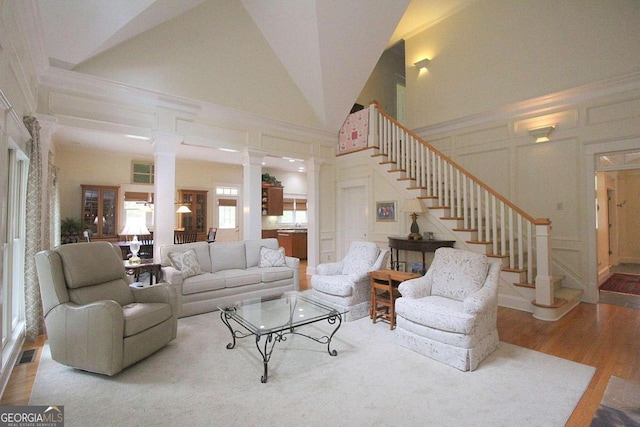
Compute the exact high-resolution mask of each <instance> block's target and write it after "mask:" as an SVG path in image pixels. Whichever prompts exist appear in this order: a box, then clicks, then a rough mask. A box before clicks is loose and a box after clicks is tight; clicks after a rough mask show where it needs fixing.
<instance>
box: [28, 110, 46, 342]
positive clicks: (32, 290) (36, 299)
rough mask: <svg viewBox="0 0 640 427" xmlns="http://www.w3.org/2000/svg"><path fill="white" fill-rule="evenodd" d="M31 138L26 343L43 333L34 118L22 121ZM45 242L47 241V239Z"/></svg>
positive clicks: (37, 132)
mask: <svg viewBox="0 0 640 427" xmlns="http://www.w3.org/2000/svg"><path fill="white" fill-rule="evenodd" d="M24 124H25V126H26V127H27V130H28V131H29V133H30V134H31V141H29V175H28V178H27V212H26V235H25V268H24V298H25V320H26V324H27V325H26V336H25V339H26V340H27V341H34V340H35V339H36V338H37V337H38V335H40V334H42V333H43V332H44V316H43V310H42V298H41V296H40V285H39V284H38V274H37V271H36V261H35V255H36V253H38V251H40V250H41V249H42V248H43V238H42V185H43V182H42V155H41V151H40V125H39V124H38V120H36V118H35V117H25V118H24ZM47 240H48V239H47Z"/></svg>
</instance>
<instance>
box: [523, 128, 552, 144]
mask: <svg viewBox="0 0 640 427" xmlns="http://www.w3.org/2000/svg"><path fill="white" fill-rule="evenodd" d="M555 128H556V125H547V126H540V127H537V128H532V129H529V135H531V136H532V137H534V138H535V139H536V142H548V141H549V135H551V132H553V131H554V129H555Z"/></svg>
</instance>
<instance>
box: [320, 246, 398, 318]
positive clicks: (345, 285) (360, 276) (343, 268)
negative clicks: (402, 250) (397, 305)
mask: <svg viewBox="0 0 640 427" xmlns="http://www.w3.org/2000/svg"><path fill="white" fill-rule="evenodd" d="M388 260H389V249H386V248H385V249H380V247H378V245H377V244H375V243H373V242H360V241H357V242H352V243H351V245H350V246H349V252H348V253H347V255H346V256H345V257H344V259H342V260H341V261H338V262H330V263H324V264H319V265H318V266H317V267H316V274H314V275H313V276H312V277H311V289H312V295H313V296H315V297H316V298H318V299H320V300H323V301H326V302H328V303H330V304H332V305H334V306H336V307H337V308H339V309H343V310H348V313H347V315H346V316H345V318H346V321H352V320H356V319H360V318H362V317H365V316H368V315H369V307H370V306H371V302H370V301H371V292H370V283H369V280H370V279H369V273H370V272H371V271H375V270H380V269H383V268H387V262H388Z"/></svg>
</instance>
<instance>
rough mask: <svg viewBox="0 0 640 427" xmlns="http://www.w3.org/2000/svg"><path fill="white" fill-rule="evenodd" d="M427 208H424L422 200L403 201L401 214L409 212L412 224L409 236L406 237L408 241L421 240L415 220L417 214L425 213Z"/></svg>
mask: <svg viewBox="0 0 640 427" xmlns="http://www.w3.org/2000/svg"><path fill="white" fill-rule="evenodd" d="M427 210H428V209H427V207H426V206H425V204H424V202H423V201H422V199H409V200H405V202H404V204H403V205H402V209H400V211H402V212H411V215H410V216H411V219H412V220H413V222H412V223H411V234H409V236H407V238H408V239H409V240H421V239H422V235H421V234H420V227H418V223H417V221H416V220H417V219H418V213H423V212H427Z"/></svg>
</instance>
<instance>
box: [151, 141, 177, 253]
mask: <svg viewBox="0 0 640 427" xmlns="http://www.w3.org/2000/svg"><path fill="white" fill-rule="evenodd" d="M152 136H153V148H154V158H155V173H154V175H155V176H154V179H155V184H154V188H153V191H154V207H153V215H154V221H153V227H154V228H153V258H154V259H155V261H156V262H160V246H162V245H170V244H173V229H174V228H175V221H176V214H175V211H176V206H175V204H174V203H175V198H176V153H177V151H178V146H179V145H180V143H181V142H182V141H183V139H184V138H183V137H182V136H180V135H174V134H168V133H160V132H154V133H153V135H152Z"/></svg>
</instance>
